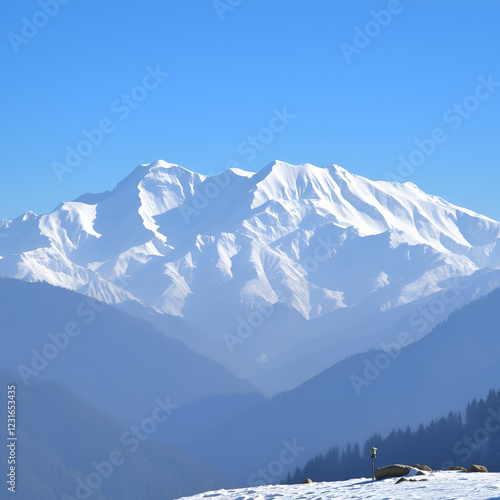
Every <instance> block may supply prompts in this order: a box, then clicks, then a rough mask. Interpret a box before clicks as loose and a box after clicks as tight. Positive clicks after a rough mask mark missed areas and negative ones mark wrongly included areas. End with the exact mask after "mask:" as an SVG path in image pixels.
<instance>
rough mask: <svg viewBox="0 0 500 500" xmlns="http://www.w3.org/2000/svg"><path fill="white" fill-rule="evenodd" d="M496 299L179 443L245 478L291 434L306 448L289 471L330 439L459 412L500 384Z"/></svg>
mask: <svg viewBox="0 0 500 500" xmlns="http://www.w3.org/2000/svg"><path fill="white" fill-rule="evenodd" d="M499 306H500V290H496V291H494V292H492V293H491V294H489V295H488V296H487V297H484V298H481V299H478V300H476V301H474V302H472V303H470V304H468V305H467V306H464V307H463V308H462V309H460V310H459V311H456V312H455V313H453V314H452V315H451V316H450V317H449V318H448V320H447V321H445V322H444V323H442V324H440V325H439V326H438V327H436V328H435V329H434V330H433V331H432V332H431V333H430V334H428V335H427V336H425V337H424V338H422V339H421V340H419V341H417V342H413V343H411V344H410V342H411V338H410V337H409V335H408V334H406V333H405V332H400V334H399V335H398V336H395V338H394V339H393V340H392V343H391V344H388V345H387V346H386V348H387V351H380V350H370V351H368V352H366V353H363V354H358V355H355V356H352V357H350V358H348V359H345V360H343V361H341V362H339V363H337V364H336V365H335V366H333V367H331V368H329V369H328V370H325V371H324V372H322V373H321V374H319V375H317V376H316V377H314V378H312V379H311V380H309V381H307V382H305V383H304V384H302V385H300V386H299V387H297V388H296V389H294V390H292V391H288V392H285V393H282V394H279V395H278V396H276V397H275V398H273V399H272V400H267V401H265V402H263V403H261V404H259V405H257V406H254V407H253V408H247V409H246V410H245V411H244V412H240V413H239V414H238V415H236V416H234V417H231V418H228V419H221V420H220V421H219V422H218V424H216V425H214V427H213V428H212V429H211V430H210V431H207V432H206V433H205V434H204V435H203V436H200V435H196V436H194V439H193V440H192V441H189V440H186V441H185V442H184V444H182V447H183V449H185V450H189V452H191V453H193V454H195V455H196V456H198V457H199V458H206V457H208V456H210V458H211V463H212V464H213V465H214V466H217V467H218V468H220V470H224V471H226V472H231V474H234V475H235V476H236V477H237V478H238V481H239V484H240V485H245V484H249V483H248V478H249V476H250V475H251V474H252V473H253V472H255V470H257V469H258V468H259V467H265V466H266V464H268V463H270V461H271V460H273V459H276V458H277V457H279V456H280V452H281V450H282V449H283V442H285V441H286V442H288V443H292V442H293V441H294V440H295V441H296V443H297V446H299V447H300V448H301V452H300V453H299V454H298V455H297V457H296V459H295V460H294V462H293V465H290V467H289V468H288V469H287V468H286V467H284V471H285V472H284V473H285V474H286V472H287V470H290V469H294V468H295V467H297V466H301V465H303V464H304V463H305V461H307V459H308V458H310V457H311V456H314V455H316V454H318V453H324V452H326V451H327V449H328V448H329V447H330V446H332V445H334V444H337V445H340V446H343V445H345V444H346V443H347V442H349V441H350V442H351V443H354V442H360V441H363V440H365V439H367V438H368V437H369V436H370V435H372V434H373V433H375V432H377V433H381V434H384V433H388V432H389V431H390V430H392V429H393V428H398V427H400V428H406V427H407V426H410V427H413V428H416V427H417V426H418V425H419V424H421V423H429V422H430V421H431V420H432V419H434V418H439V417H441V416H444V415H446V414H448V412H449V411H455V412H456V411H462V410H463V408H464V407H465V405H466V403H467V402H468V401H470V400H472V399H473V398H476V397H485V396H486V394H487V393H488V391H489V390H490V389H491V388H494V387H498V374H499V373H500V336H499V335H498V325H499V324H500V307H499ZM396 342H397V344H396ZM199 404H200V403H197V405H199ZM197 411H200V410H199V408H197ZM494 411H495V413H496V409H494ZM189 412H190V406H187V407H185V408H183V409H182V410H181V411H179V413H178V414H177V415H176V420H177V419H189ZM184 413H186V414H185V415H183V414H184ZM174 425H177V424H174ZM242 429H244V432H242ZM168 433H169V430H168V429H165V433H161V436H163V438H164V439H168ZM176 434H177V435H179V431H176ZM216 443H217V445H216ZM235 443H236V444H235ZM177 444H178V445H179V446H181V443H180V442H178V441H177ZM242 450H244V451H242ZM449 459H450V460H454V457H449Z"/></svg>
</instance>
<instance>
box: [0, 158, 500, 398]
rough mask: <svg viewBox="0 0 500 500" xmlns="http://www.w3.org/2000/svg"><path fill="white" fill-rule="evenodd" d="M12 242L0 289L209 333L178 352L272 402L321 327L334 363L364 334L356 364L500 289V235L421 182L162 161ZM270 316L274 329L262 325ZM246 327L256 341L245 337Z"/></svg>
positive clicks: (4, 243)
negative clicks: (26, 288)
mask: <svg viewBox="0 0 500 500" xmlns="http://www.w3.org/2000/svg"><path fill="white" fill-rule="evenodd" d="M0 233H1V235H2V239H1V240H0V257H1V258H0V276H3V277H11V278H17V279H23V280H25V281H47V282H49V283H51V284H54V285H56V286H61V287H64V288H68V289H71V290H74V291H77V292H79V293H83V294H86V295H89V296H91V297H93V298H95V299H97V300H102V301H104V302H106V303H109V304H113V305H120V308H122V309H125V310H127V308H128V307H129V308H130V311H132V310H133V311H135V313H136V314H137V313H138V311H139V310H140V311H142V312H140V313H139V314H144V315H146V316H147V315H160V316H161V315H167V316H169V315H170V316H177V317H180V318H183V320H184V321H186V322H187V323H189V324H191V325H192V326H193V327H195V328H196V329H198V330H199V331H200V332H202V335H195V336H190V335H185V336H184V337H183V334H182V332H176V334H175V335H177V336H176V338H177V339H179V340H183V341H184V342H185V343H186V344H187V345H188V346H189V347H190V348H191V349H193V350H195V351H197V352H199V353H201V354H204V355H207V356H209V357H211V358H212V359H214V360H215V361H217V362H219V363H221V364H223V365H224V366H225V367H227V368H229V369H230V370H232V371H233V372H234V373H235V374H236V375H237V376H240V377H246V378H248V379H249V380H251V381H253V382H254V383H255V382H256V380H259V384H260V389H261V390H264V391H265V392H267V393H268V394H269V393H272V392H274V391H276V390H283V389H286V388H290V387H289V386H288V387H287V386H286V385H283V377H279V378H280V380H281V381H278V378H276V379H273V376H272V375H271V374H272V373H276V370H281V371H283V370H285V371H286V366H287V365H290V364H291V363H292V361H293V360H292V358H291V357H290V353H291V352H292V351H293V350H294V349H295V350H296V348H297V346H299V345H301V344H304V342H307V341H308V339H309V338H310V335H311V332H310V328H309V326H307V325H308V324H309V322H310V321H311V320H317V319H320V318H325V320H326V319H328V321H324V322H319V323H317V325H316V326H318V325H321V326H320V328H319V329H317V330H316V331H315V332H314V336H316V337H321V338H323V339H326V341H327V344H328V346H329V347H328V348H329V349H335V346H336V345H341V344H343V343H345V341H346V339H345V338H344V334H343V332H344V331H351V332H352V334H350V339H347V340H348V341H349V343H350V348H349V349H348V351H346V355H348V354H354V353H355V352H360V351H362V350H365V349H366V348H370V347H374V345H375V344H374V340H373V338H371V337H375V336H374V335H370V332H372V331H373V330H374V329H375V330H382V329H387V330H388V331H389V330H390V329H391V327H393V326H394V324H395V321H396V319H394V318H398V317H399V315H400V314H399V313H398V310H399V309H400V308H402V307H403V306H405V307H406V309H408V307H407V306H408V305H410V306H411V307H410V309H412V310H413V311H418V310H419V309H420V308H422V307H423V306H424V305H425V303H427V302H429V301H430V300H439V297H440V295H442V294H445V293H446V292H447V285H446V283H447V282H448V281H450V280H453V279H457V278H460V279H464V278H466V277H471V279H470V280H469V281H470V283H472V282H473V281H474V283H475V284H474V286H473V287H472V285H471V288H470V289H468V290H467V291H466V292H464V300H470V299H472V298H475V297H478V296H481V295H484V294H485V293H488V292H489V291H491V290H492V289H493V288H495V287H496V286H498V282H497V278H496V273H495V271H496V270H497V269H498V268H500V246H499V245H498V241H499V240H500V223H498V222H496V221H494V220H492V219H489V218H488V217H484V216H481V215H479V214H476V213H475V212H472V211H470V210H468V209H464V208H460V207H457V206H455V205H453V204H451V203H448V202H446V201H445V200H443V199H442V198H439V197H436V196H433V195H427V194H426V193H424V192H423V191H421V190H420V189H419V188H418V187H416V186H415V185H414V184H412V183H404V184H399V183H394V182H386V181H371V180H368V179H365V178H363V177H361V176H358V175H355V174H351V173H349V172H348V171H347V170H345V169H344V168H342V167H340V166H338V165H331V166H328V167H316V166H314V165H311V164H302V165H290V164H288V163H285V162H281V161H274V162H272V163H270V164H269V165H267V166H266V167H264V168H263V169H262V170H261V171H260V172H258V173H255V174H254V173H250V172H245V171H241V170H237V169H236V170H235V169H230V170H227V171H225V172H223V173H221V174H217V175H215V176H206V175H201V174H197V173H194V172H191V171H189V170H187V169H184V168H183V167H181V166H179V165H176V164H172V163H167V162H164V161H162V160H158V161H156V162H152V163H150V164H142V165H139V166H138V167H136V168H135V169H134V170H133V171H132V172H131V173H130V174H129V175H128V176H127V177H125V179H123V180H122V181H121V182H119V183H118V184H117V186H116V187H115V188H114V189H112V190H110V191H105V192H104V193H100V194H95V195H93V194H85V195H82V196H80V197H79V198H77V199H76V200H75V201H73V202H65V203H62V204H60V205H59V206H58V207H57V208H56V209H55V210H54V211H52V212H51V213H49V214H45V215H41V216H36V215H35V214H31V213H30V214H28V213H27V214H25V215H24V216H20V217H18V218H16V219H14V220H12V221H9V222H5V223H3V226H2V227H0ZM479 271H481V272H480V273H479V274H477V273H478V272H479ZM474 275H476V276H478V277H479V276H480V277H481V279H480V280H478V279H472V276H474ZM133 303H135V305H132V304H133ZM457 305H458V302H457V303H456V304H446V307H445V310H444V311H443V313H442V315H441V316H440V317H439V318H435V320H436V321H440V320H442V319H444V318H446V316H447V315H448V314H449V313H450V312H451V311H452V310H453V309H454V308H455V307H456V306H457ZM265 309H267V310H271V309H272V310H273V311H277V312H276V313H273V315H274V314H276V315H275V316H274V317H273V318H267V317H264V316H263V314H262V311H263V310H265ZM406 309H405V310H406ZM384 311H393V312H394V314H392V315H385V316H382V315H381V314H380V313H383V312H384ZM409 312H410V313H411V312H412V311H409ZM296 313H298V315H299V316H298V317H297V316H296ZM300 317H301V318H302V319H300ZM360 317H361V318H363V317H366V318H370V320H369V322H368V321H366V322H365V323H364V324H363V322H361V323H360V322H359V319H360ZM391 317H392V318H393V319H383V318H391ZM379 320H380V324H379ZM436 321H434V322H433V321H429V322H428V324H427V326H426V331H425V332H423V333H422V335H425V334H426V333H428V332H429V331H430V330H431V329H432V327H433V326H435V324H436ZM384 322H386V323H384ZM250 323H252V324H254V325H256V326H252V325H251V324H250ZM241 325H244V328H243V327H242V326H241ZM355 325H357V326H356V328H354V326H355ZM245 328H246V331H247V332H251V333H250V336H247V337H246V338H242V336H241V335H240V334H241V332H242V331H243V330H244V329H245ZM353 328H354V330H353ZM306 332H307V333H306ZM362 332H364V333H362ZM169 334H171V333H169ZM231 336H232V338H233V341H234V342H237V343H238V346H239V345H240V344H244V345H242V346H241V348H238V349H235V350H233V352H231V349H229V348H228V345H227V343H226V342H225V341H224V339H226V340H227V339H228V338H231ZM353 339H358V340H357V341H356V342H354V340H353ZM378 342H379V339H377V343H378ZM309 355H310V353H308V356H309ZM316 355H317V358H316V359H319V357H321V353H320V352H317V353H316ZM313 358H314V356H313ZM311 359H312V358H311ZM331 361H332V363H333V362H336V359H334V358H331ZM327 362H328V361H327V360H324V361H322V364H321V365H320V366H318V368H317V370H318V371H317V372H319V371H321V369H324V368H326V367H327V366H325V363H327ZM308 363H311V364H312V365H311V367H312V366H313V365H314V361H312V360H311V361H309V362H308ZM311 367H310V368H311ZM290 370H291V368H290ZM311 370H312V371H314V368H311V369H310V370H308V372H309V373H311ZM290 373H292V372H290ZM266 375H269V380H268V381H266V380H265V379H266ZM285 378H286V377H285ZM291 378H292V377H291ZM303 381H304V380H299V382H303Z"/></svg>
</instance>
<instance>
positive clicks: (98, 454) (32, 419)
mask: <svg viewBox="0 0 500 500" xmlns="http://www.w3.org/2000/svg"><path fill="white" fill-rule="evenodd" d="M0 382H1V383H2V386H3V387H6V386H7V384H9V385H10V384H13V383H17V408H18V415H19V418H18V422H19V430H18V441H17V450H16V451H17V457H18V461H17V464H16V472H17V488H16V493H17V494H18V495H19V497H20V498H23V499H30V500H56V499H58V500H60V499H63V500H69V499H72V498H92V499H94V498H95V499H99V500H106V499H108V500H111V499H118V498H119V499H121V500H135V499H137V498H147V495H148V488H149V489H150V491H151V494H152V497H153V498H163V499H172V498H177V497H178V496H179V495H186V494H192V493H196V492H198V491H203V490H204V489H207V488H210V487H212V488H213V487H215V486H216V485H217V484H220V483H221V479H220V477H217V476H216V475H215V474H214V472H213V471H212V470H211V469H210V467H209V466H208V465H203V464H198V463H195V462H191V461H189V460H188V459H187V458H186V457H185V456H183V455H182V454H181V453H180V452H179V451H177V450H175V449H174V448H172V447H169V446H165V445H162V446H158V445H156V444H154V442H153V441H152V439H151V438H152V437H153V436H154V432H153V433H151V434H150V435H149V436H146V437H147V439H144V440H142V441H139V439H138V438H136V437H133V434H132V431H131V429H130V428H127V427H125V426H123V425H121V424H119V423H117V422H115V421H114V420H113V419H111V418H109V417H108V416H107V415H105V414H103V413H102V412H100V411H99V410H97V409H95V408H93V407H92V406H91V405H89V404H88V403H85V402H84V401H83V400H81V399H79V398H77V397H76V396H75V395H74V394H72V393H71V392H70V391H68V390H66V389H64V388H63V387H61V386H60V385H58V384H54V383H49V382H34V383H32V384H30V385H29V386H28V387H24V386H23V384H22V381H21V380H19V379H17V377H16V376H14V375H11V374H7V373H3V372H0ZM172 414H175V411H174V413H172ZM5 417H6V413H5V412H4V413H2V416H1V417H0V423H1V424H2V428H6V425H7V423H6V419H5ZM161 418H163V415H162V416H161ZM168 418H169V417H168ZM168 418H167V419H166V420H165V421H162V422H159V423H158V427H161V426H168V425H169V419H168ZM135 424H136V425H140V424H141V420H139V421H137V422H135ZM134 440H135V441H134ZM111 460H113V462H114V464H113V463H112V462H111ZM82 484H83V486H82ZM89 485H90V487H89ZM5 498H6V497H5Z"/></svg>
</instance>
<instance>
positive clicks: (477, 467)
mask: <svg viewBox="0 0 500 500" xmlns="http://www.w3.org/2000/svg"><path fill="white" fill-rule="evenodd" d="M469 472H488V469H487V468H486V467H485V466H484V465H471V466H470V467H469Z"/></svg>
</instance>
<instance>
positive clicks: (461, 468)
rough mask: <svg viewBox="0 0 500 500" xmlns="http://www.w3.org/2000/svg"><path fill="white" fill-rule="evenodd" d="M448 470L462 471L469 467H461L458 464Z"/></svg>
mask: <svg viewBox="0 0 500 500" xmlns="http://www.w3.org/2000/svg"><path fill="white" fill-rule="evenodd" d="M448 470H461V471H462V472H467V469H464V468H463V467H459V466H458V465H454V466H453V467H450V468H449V469H448Z"/></svg>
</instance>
